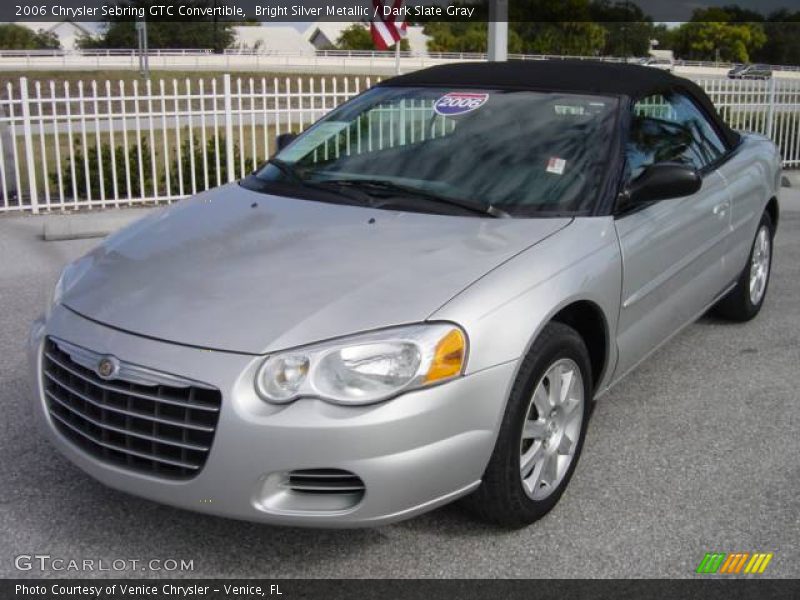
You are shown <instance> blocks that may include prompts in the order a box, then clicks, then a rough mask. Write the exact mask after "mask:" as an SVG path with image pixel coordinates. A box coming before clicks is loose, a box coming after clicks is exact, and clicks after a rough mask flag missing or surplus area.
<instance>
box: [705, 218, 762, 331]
mask: <svg viewBox="0 0 800 600" xmlns="http://www.w3.org/2000/svg"><path fill="white" fill-rule="evenodd" d="M774 231H775V230H774V228H773V224H772V219H771V218H770V216H769V214H767V213H766V212H765V213H764V214H763V215H762V216H761V222H760V223H759V224H758V229H757V230H756V236H755V238H754V239H753V245H752V246H751V247H750V256H749V257H748V260H747V265H745V267H744V269H742V273H741V275H739V280H738V281H737V282H736V287H734V288H733V289H732V290H731V291H730V292H729V293H728V295H727V296H725V297H724V298H723V299H722V300H720V301H719V303H718V304H717V305H716V306H715V307H714V312H715V313H716V314H718V315H719V316H721V317H723V318H725V319H729V320H731V321H739V322H744V321H749V320H750V319H752V318H753V317H755V316H756V315H757V314H758V313H759V311H760V310H761V307H762V306H763V304H764V298H766V297H767V288H768V287H769V277H770V274H771V273H772V255H773V252H772V241H773V237H774Z"/></svg>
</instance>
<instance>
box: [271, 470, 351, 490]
mask: <svg viewBox="0 0 800 600" xmlns="http://www.w3.org/2000/svg"><path fill="white" fill-rule="evenodd" d="M286 487H287V488H289V489H290V490H292V491H293V492H299V493H303V494H353V495H359V496H363V495H364V482H363V481H362V480H361V478H360V477H359V476H358V475H356V474H355V473H351V472H350V471H343V470H341V469H300V470H296V471H290V472H289V477H288V481H287V482H286Z"/></svg>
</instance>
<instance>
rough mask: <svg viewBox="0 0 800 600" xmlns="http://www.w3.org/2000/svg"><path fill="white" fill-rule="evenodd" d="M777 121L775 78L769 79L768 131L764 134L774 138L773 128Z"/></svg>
mask: <svg viewBox="0 0 800 600" xmlns="http://www.w3.org/2000/svg"><path fill="white" fill-rule="evenodd" d="M774 123H775V78H774V77H770V79H769V106H768V107H767V131H766V132H765V134H764V135H766V136H767V137H768V138H770V139H773V136H772V129H773V125H774Z"/></svg>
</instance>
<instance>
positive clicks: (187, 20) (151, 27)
mask: <svg viewBox="0 0 800 600" xmlns="http://www.w3.org/2000/svg"><path fill="white" fill-rule="evenodd" d="M117 4H118V5H119V6H124V7H136V8H144V10H145V11H148V9H149V7H150V6H151V5H158V4H163V2H160V0H119V2H117ZM184 4H185V5H187V6H191V7H204V8H208V7H212V6H213V3H212V1H211V0H186V2H184ZM218 5H220V6H221V5H222V3H218ZM148 14H149V13H148ZM233 25H234V22H233V21H231V20H227V19H224V18H211V17H209V18H207V19H203V20H198V19H197V17H177V16H175V17H149V16H148V18H147V39H148V45H149V47H150V48H208V49H211V50H213V51H214V52H222V51H223V50H224V49H225V48H227V47H229V46H230V45H231V44H232V43H233V41H234V38H235V34H234V31H233ZM137 43H138V42H137V32H136V21H135V20H134V19H131V17H113V18H111V19H110V20H109V21H107V22H106V24H105V27H104V29H103V32H102V34H101V35H100V36H98V37H96V38H94V39H92V38H89V37H83V38H81V40H80V41H79V45H80V46H81V47H82V48H136V46H137Z"/></svg>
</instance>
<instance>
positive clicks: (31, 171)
mask: <svg viewBox="0 0 800 600" xmlns="http://www.w3.org/2000/svg"><path fill="white" fill-rule="evenodd" d="M19 99H20V104H21V107H22V133H23V135H24V136H25V162H26V163H28V165H27V166H28V187H29V188H30V190H29V191H30V195H31V211H32V212H33V214H38V213H39V198H38V195H37V193H36V163H35V162H34V155H33V127H32V126H31V106H30V102H29V101H28V78H27V77H20V78H19ZM14 143H16V142H14ZM20 195H21V190H20ZM20 201H21V199H20Z"/></svg>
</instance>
